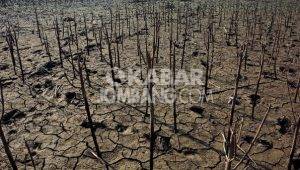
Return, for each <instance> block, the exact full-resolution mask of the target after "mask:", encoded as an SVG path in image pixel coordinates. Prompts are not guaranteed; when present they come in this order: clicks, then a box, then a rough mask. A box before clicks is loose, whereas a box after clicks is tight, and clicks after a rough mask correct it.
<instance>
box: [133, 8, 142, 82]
mask: <svg viewBox="0 0 300 170" xmlns="http://www.w3.org/2000/svg"><path fill="white" fill-rule="evenodd" d="M135 16H136V48H137V56H138V57H139V62H140V70H141V74H140V76H141V77H140V78H141V80H142V79H143V70H142V69H143V68H142V67H143V66H142V58H143V56H142V51H141V44H140V30H139V14H138V12H137V11H136V12H135Z"/></svg>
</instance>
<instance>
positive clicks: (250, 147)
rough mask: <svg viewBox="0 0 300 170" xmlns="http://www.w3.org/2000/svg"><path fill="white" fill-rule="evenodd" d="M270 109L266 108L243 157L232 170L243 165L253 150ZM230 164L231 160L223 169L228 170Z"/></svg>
mask: <svg viewBox="0 0 300 170" xmlns="http://www.w3.org/2000/svg"><path fill="white" fill-rule="evenodd" d="M270 109H271V106H269V107H268V109H267V112H266V113H265V115H264V117H263V119H262V121H261V123H260V125H259V127H258V129H257V131H256V133H255V136H254V138H253V139H252V141H251V143H250V145H249V146H248V149H247V150H246V151H245V152H244V155H243V157H242V158H241V159H240V161H239V162H238V163H237V164H236V165H235V166H234V168H232V169H237V168H238V167H239V166H240V165H241V163H243V161H244V159H246V158H247V157H249V153H250V152H251V150H252V148H253V146H254V144H255V142H256V140H257V138H258V136H259V134H260V131H261V129H262V127H263V125H264V123H265V121H266V119H267V116H268V114H269V112H270ZM231 163H232V160H231V161H229V162H228V163H227V162H226V165H225V169H226V170H230V169H231Z"/></svg>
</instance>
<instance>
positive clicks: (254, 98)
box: [250, 44, 266, 119]
mask: <svg viewBox="0 0 300 170" xmlns="http://www.w3.org/2000/svg"><path fill="white" fill-rule="evenodd" d="M265 52H266V47H265V45H264V44H263V45H262V56H261V61H260V71H259V74H258V78H257V83H256V88H255V92H254V94H253V95H251V96H250V97H251V103H252V110H251V118H252V119H254V111H255V107H256V105H257V103H258V100H259V95H258V90H259V85H260V80H261V75H262V73H263V68H264V60H265Z"/></svg>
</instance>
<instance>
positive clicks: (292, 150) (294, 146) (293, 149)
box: [288, 117, 300, 170]
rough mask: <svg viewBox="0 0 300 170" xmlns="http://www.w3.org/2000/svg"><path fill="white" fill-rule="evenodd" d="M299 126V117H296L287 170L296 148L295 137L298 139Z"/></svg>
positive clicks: (289, 167)
mask: <svg viewBox="0 0 300 170" xmlns="http://www.w3.org/2000/svg"><path fill="white" fill-rule="evenodd" d="M299 128H300V117H299V118H298V121H297V124H296V125H295V132H294V139H293V145H292V148H291V152H290V156H289V162H288V170H291V169H292V162H293V157H294V154H295V150H296V148H297V139H298V131H299Z"/></svg>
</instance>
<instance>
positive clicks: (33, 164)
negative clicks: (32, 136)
mask: <svg viewBox="0 0 300 170" xmlns="http://www.w3.org/2000/svg"><path fill="white" fill-rule="evenodd" d="M24 141H25V146H26V148H27V151H28V154H29V157H30V160H31V163H32V166H33V169H34V170H36V167H35V163H34V159H33V155H32V152H31V150H30V147H29V145H28V143H27V141H26V140H24Z"/></svg>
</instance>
